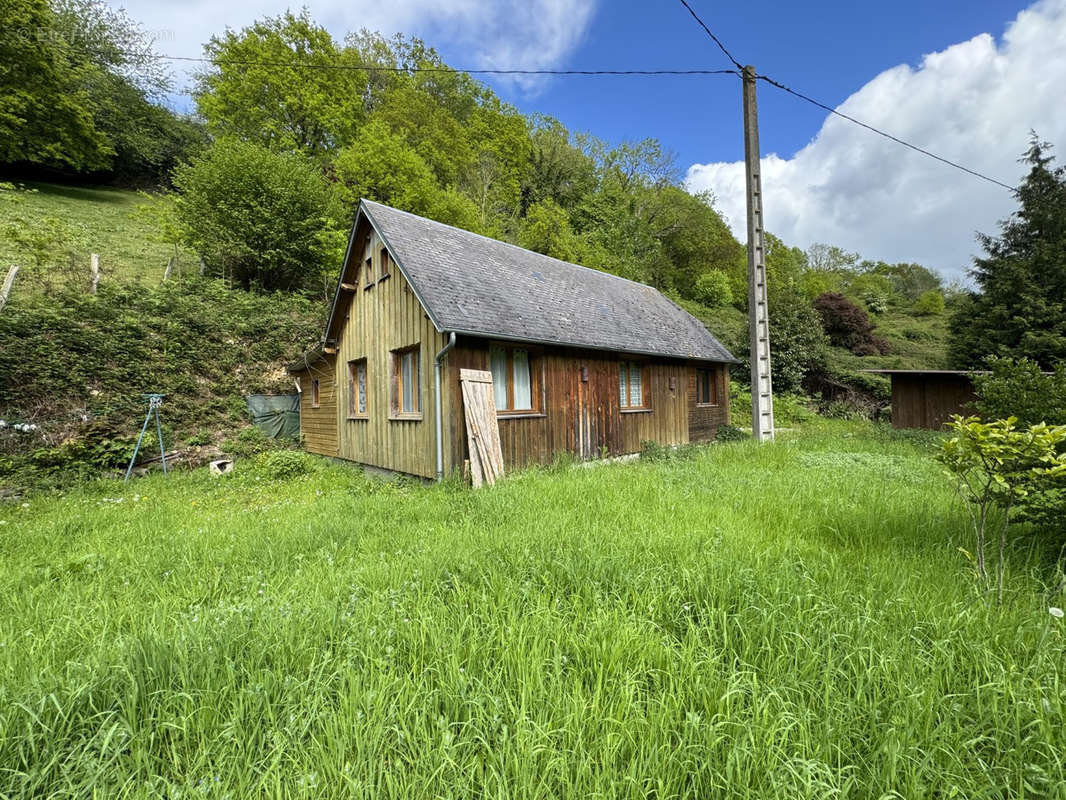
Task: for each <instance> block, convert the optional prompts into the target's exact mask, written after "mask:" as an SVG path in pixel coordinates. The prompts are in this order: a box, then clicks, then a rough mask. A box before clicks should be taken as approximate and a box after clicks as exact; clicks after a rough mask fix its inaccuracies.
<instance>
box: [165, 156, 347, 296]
mask: <svg viewBox="0 0 1066 800" xmlns="http://www.w3.org/2000/svg"><path fill="white" fill-rule="evenodd" d="M174 185H175V186H176V187H177V189H178V192H179V194H178V195H177V198H176V203H177V215H178V219H179V220H180V221H181V223H182V225H183V226H184V230H185V240H186V242H187V243H188V244H189V246H191V247H193V248H195V249H196V251H197V252H198V253H199V254H200V255H201V257H202V258H203V259H204V262H205V263H206V265H207V266H208V268H210V269H211V271H212V274H214V275H220V276H223V277H225V278H227V279H228V280H231V281H233V282H234V283H236V284H237V285H239V286H242V287H244V288H251V287H257V288H261V289H267V290H272V289H286V290H292V289H313V288H321V286H322V283H323V281H324V280H326V277H327V276H330V277H332V276H333V274H334V273H335V271H336V265H337V264H338V263H339V261H340V253H341V252H342V247H343V234H341V233H340V228H341V223H340V221H339V213H338V209H337V207H336V205H335V203H334V195H333V194H332V192H331V190H330V188H329V186H328V185H327V184H326V182H325V180H324V179H323V178H322V176H321V174H320V172H319V171H318V170H317V169H316V168H315V167H314V165H313V164H311V163H310V162H309V161H307V160H306V159H305V158H304V157H302V156H299V155H292V154H282V153H274V152H272V151H270V150H267V149H265V148H263V147H261V146H259V145H255V144H252V143H249V142H240V141H236V140H232V139H226V140H221V141H218V142H215V143H214V144H213V145H212V146H211V147H210V148H209V149H208V150H207V151H206V152H205V153H204V154H203V155H202V156H201V157H200V158H197V159H195V160H194V161H193V162H192V163H190V164H188V165H184V166H182V167H181V168H179V169H178V170H177V171H176V172H175V174H174Z"/></svg>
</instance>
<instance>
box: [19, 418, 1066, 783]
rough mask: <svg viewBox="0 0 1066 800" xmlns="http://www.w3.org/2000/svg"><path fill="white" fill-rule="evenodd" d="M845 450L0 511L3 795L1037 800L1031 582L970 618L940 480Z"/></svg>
mask: <svg viewBox="0 0 1066 800" xmlns="http://www.w3.org/2000/svg"><path fill="white" fill-rule="evenodd" d="M869 430H870V429H867V428H860V427H856V426H851V427H844V426H839V425H838V426H833V427H830V428H827V429H826V431H825V432H822V433H820V434H815V435H808V436H805V437H802V438H797V439H794V440H791V441H784V442H779V443H778V444H776V445H771V446H758V445H754V444H751V443H740V444H731V445H717V446H714V447H709V448H706V449H703V450H702V451H700V452H698V453H697V454H696V455H695V456H693V457H691V458H688V459H678V460H668V461H663V462H658V463H629V464H616V465H609V466H601V467H597V468H592V469H582V468H576V467H575V468H568V469H557V470H555V471H548V470H545V471H534V472H527V473H524V474H520V475H516V476H513V477H512V478H510V479H509V480H508V481H506V482H505V483H503V484H502V485H499V486H497V487H495V488H493V489H488V490H482V491H478V492H473V491H469V490H465V489H461V488H459V487H456V486H452V485H444V486H439V487H422V486H416V485H406V484H399V485H392V484H384V483H379V482H373V481H369V480H367V479H364V478H362V477H360V476H358V475H357V474H356V473H355V472H354V471H352V470H349V469H345V468H339V467H325V466H323V467H322V468H320V469H317V470H316V471H315V472H313V473H312V474H309V475H306V476H302V477H299V478H294V479H292V480H289V481H287V482H275V481H271V480H269V479H267V478H266V477H265V476H264V475H262V474H258V473H256V471H255V470H249V469H245V470H244V471H243V472H239V473H238V474H236V475H234V476H227V477H225V478H221V479H213V480H212V479H209V478H207V477H203V476H199V475H181V476H175V477H174V478H172V479H171V480H169V481H163V480H160V479H155V478H150V479H145V480H143V481H140V482H137V483H132V484H130V485H129V486H128V487H122V486H121V485H116V484H99V485H95V486H91V487H87V488H86V489H84V490H82V491H79V492H77V493H75V494H72V495H70V496H68V497H66V498H63V499H61V500H58V501H45V500H31V501H30V507H29V508H28V509H17V510H16V509H6V510H4V511H0V559H2V563H3V565H4V567H3V570H2V571H0V796H3V797H40V796H51V797H74V796H77V797H85V796H91V795H94V794H95V795H96V796H100V797H105V796H106V797H232V798H237V797H316V798H317V797H367V798H371V797H373V798H378V797H411V798H423V797H442V798H445V797H450V798H469V797H498V798H534V797H536V798H559V797H597V798H616V797H617V798H621V797H625V798H646V797H655V798H671V797H690V798H707V797H751V798H789V799H790V800H793V799H794V798H824V797H851V798H881V797H905V798H925V797H938V798H948V797H959V798H978V797H980V798H998V797H1018V798H1021V797H1033V798H1036V797H1058V798H1062V797H1066V789H1064V783H1063V780H1064V775H1063V769H1064V767H1063V763H1064V759H1066V732H1064V727H1063V722H1064V719H1063V712H1064V705H1066V703H1064V695H1063V688H1062V684H1061V675H1062V670H1063V655H1064V647H1063V629H1062V622H1061V621H1059V620H1057V619H1054V618H1052V617H1050V616H1049V614H1048V613H1047V609H1046V605H1047V601H1046V598H1045V596H1044V595H1042V594H1041V587H1040V585H1039V576H1040V574H1041V573H1040V570H1039V567H1038V565H1031V564H1027V563H1026V560H1025V558H1024V551H1022V550H1019V552H1017V553H1016V554H1015V562H1014V569H1015V573H1016V574H1015V578H1016V583H1015V586H1016V587H1017V590H1016V592H1015V594H1014V595H1013V596H1012V598H1011V601H1010V603H1008V605H1007V606H1006V607H1005V608H1004V609H999V610H996V609H992V608H990V607H988V606H987V605H986V604H984V603H982V602H979V601H977V602H975V600H974V590H973V586H974V584H973V581H972V579H971V577H970V576H969V575H968V566H967V562H966V560H965V558H964V557H963V556H962V555H961V554H960V553H959V552H958V551H957V549H956V548H957V547H958V546H964V545H965V544H967V527H966V520H965V517H964V512H963V511H962V509H960V508H958V507H957V506H955V505H954V501H953V497H952V494H951V491H950V488H949V487H948V485H947V483H946V481H945V479H943V478H942V477H941V476H940V474H939V472H938V471H937V468H936V467H935V465H933V464H932V463H931V461H930V460H929V459H928V457H927V456H926V454H925V453H924V452H923V451H922V449H921V447H920V446H919V445H915V444H914V443H910V442H906V441H893V440H891V439H889V438H886V437H877V436H872V435H870V434H869ZM117 501H121V502H117ZM1027 570H1028V572H1027ZM1030 573H1031V574H1030Z"/></svg>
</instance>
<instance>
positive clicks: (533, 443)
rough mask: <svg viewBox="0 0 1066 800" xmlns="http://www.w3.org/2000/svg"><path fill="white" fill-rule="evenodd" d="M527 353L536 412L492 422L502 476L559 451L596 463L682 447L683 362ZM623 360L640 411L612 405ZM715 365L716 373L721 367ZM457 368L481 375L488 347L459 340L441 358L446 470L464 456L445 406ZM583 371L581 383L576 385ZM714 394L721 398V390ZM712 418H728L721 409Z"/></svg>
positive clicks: (458, 413) (456, 422)
mask: <svg viewBox="0 0 1066 800" xmlns="http://www.w3.org/2000/svg"><path fill="white" fill-rule="evenodd" d="M530 351H531V354H532V358H533V361H532V368H533V369H534V370H537V371H539V372H540V374H541V376H542V381H541V391H542V396H541V405H540V410H541V412H542V413H540V414H537V415H534V416H514V417H507V416H506V415H504V416H503V418H501V419H500V420H499V426H500V443H501V445H502V448H503V458H504V464H505V468H506V469H507V470H513V469H518V468H521V467H523V466H527V465H530V464H538V463H540V464H543V463H548V462H550V461H551V459H552V458H553V456H554V455H555V454H556V453H560V452H568V453H573V454H576V455H577V456H578V457H580V458H599V457H600V456H602V455H606V456H618V455H624V454H627V453H635V452H638V451H639V450H640V448H641V444H642V443H643V442H646V441H654V442H657V443H659V444H664V445H666V444H684V443H686V442H688V441H689V425H690V416H691V411H690V409H689V403H688V399H689V385H690V382H691V386H692V391H693V392H694V391H695V383H694V381H695V378H694V373H693V372H692V368H691V367H690V366H689V365H688V364H687V363H685V362H680V361H668V360H656V359H641V358H636V357H630V356H624V357H623V356H621V355H616V354H613V353H603V352H597V351H583V350H574V349H564V348H545V349H537V348H534V347H531V348H530ZM623 359H625V360H636V361H638V362H639V363H641V364H642V366H643V372H644V389H645V392H646V396H647V398H648V405H649V409H648V410H646V411H624V410H622V408H621V407H620V397H619V391H618V364H619V361H621V360H623ZM715 366H716V367H717V368H718V369H720V370H721V371H722V372H723V373H724V371H725V368H724V367H721V366H717V365H715ZM460 369H489V343H488V341H485V340H475V339H463V340H461V341H460V343H459V345H458V346H457V347H456V348H455V350H453V351H452V352H451V353H450V354H449V356H448V363H447V369H446V371H445V375H446V381H445V383H446V389H447V392H446V401H447V404H446V406H445V408H446V412H445V413H446V416H445V424H444V427H445V446H446V453H447V458H446V468H447V469H456V468H459V467H461V465H462V463H463V461H464V459H466V458H467V452H466V427H465V422H464V417H463V409H462V404H461V403H457V402H453V401H452V400H451V398H454V397H456V396H457V393H458V391H459V370H460ZM584 369H587V373H588V379H587V380H583V375H584V372H583V370H584ZM671 378H672V379H673V388H672V389H671V388H670V384H671ZM720 396H721V397H726V396H727V394H726V391H725V390H723V392H722V393H721V394H720ZM693 398H694V395H693ZM693 402H694V400H693ZM700 411H701V412H704V409H700ZM717 413H718V414H720V415H721V414H724V415H725V418H726V419H728V404H727V405H726V406H725V408H724V410H717ZM702 416H706V414H705V413H701V419H702Z"/></svg>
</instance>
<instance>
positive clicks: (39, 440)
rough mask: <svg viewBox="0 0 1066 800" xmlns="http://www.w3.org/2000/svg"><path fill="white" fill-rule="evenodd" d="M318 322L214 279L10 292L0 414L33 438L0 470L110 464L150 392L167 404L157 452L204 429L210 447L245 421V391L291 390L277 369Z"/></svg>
mask: <svg viewBox="0 0 1066 800" xmlns="http://www.w3.org/2000/svg"><path fill="white" fill-rule="evenodd" d="M319 317H320V310H319V309H318V308H317V307H316V306H315V305H314V304H312V303H311V302H310V301H308V300H306V299H304V298H302V297H299V296H292V295H281V294H273V295H263V294H251V293H247V292H242V291H236V290H230V289H227V288H226V287H225V286H224V285H223V284H222V282H220V281H196V282H168V283H166V284H164V285H163V286H161V287H159V288H155V289H146V288H143V287H140V286H122V285H113V284H103V285H101V287H100V291H99V294H96V295H90V294H84V293H81V292H76V291H72V290H65V291H61V292H60V293H59V294H58V295H57V296H56V297H54V298H53V297H47V296H43V295H35V294H32V293H25V294H22V295H20V296H19V298H18V303H17V304H9V305H8V306H7V307H6V308H5V309H4V313H3V314H0V409H2V410H3V411H2V416H3V417H4V419H6V420H7V421H8V422H9V423H11V422H33V423H37V425H38V426H39V430H38V431H37V432H35V433H34V434H33V437H32V441H20V443H19V447H18V448H17V452H12V453H9V454H8V455H7V456H6V461H5V462H4V463H3V464H2V465H0V469H2V470H3V471H5V472H17V471H19V470H31V471H34V472H36V473H40V474H42V475H44V476H46V477H47V476H51V477H52V478H55V479H57V480H58V479H61V478H62V476H63V475H64V474H68V473H70V471H71V470H75V471H76V470H82V469H84V468H85V466H86V465H88V466H89V467H91V468H94V469H95V468H98V467H112V466H116V465H117V464H118V463H121V461H122V459H121V458H117V453H118V452H119V451H121V452H123V453H126V454H128V453H129V446H130V443H131V437H132V436H134V435H135V434H136V432H137V430H138V428H139V426H140V423H141V421H142V420H143V418H144V412H145V404H144V398H143V397H142V393H144V392H150V391H154V392H162V393H165V394H166V395H167V397H166V399H165V400H164V405H163V421H164V423H165V425H166V426H167V427H168V428H169V431H168V432H167V439H168V441H167V444H168V447H172V446H173V445H174V444H175V442H176V441H180V440H181V439H182V438H183V437H184V436H186V435H192V434H194V433H196V434H197V438H198V440H202V439H203V433H202V429H204V428H206V429H209V430H213V431H215V432H216V440H217V439H218V438H219V437H220V435H221V433H222V432H224V431H226V430H228V429H231V428H233V427H235V426H236V425H239V424H240V423H242V422H243V421H244V420H245V419H246V409H245V400H244V396H245V395H246V394H251V393H258V392H264V393H270V392H291V391H292V383H291V381H290V379H289V377H288V376H287V374H286V373H285V371H284V370H283V369H281V365H282V364H283V363H284V362H285V361H286V360H288V359H290V358H293V357H295V356H296V354H298V353H299V352H300V351H301V350H302V349H304V348H305V347H306V346H307V345H308V344H309V343H310V342H311V341H313V339H314V336H315V334H316V333H317V332H318V325H319ZM127 457H128V456H127ZM12 480H14V478H12V477H10V475H9V476H8V477H6V478H2V479H0V483H7V482H10V481H12Z"/></svg>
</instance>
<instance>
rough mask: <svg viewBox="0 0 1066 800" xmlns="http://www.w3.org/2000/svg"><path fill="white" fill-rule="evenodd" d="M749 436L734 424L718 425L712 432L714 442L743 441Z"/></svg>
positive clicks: (749, 435) (749, 436)
mask: <svg viewBox="0 0 1066 800" xmlns="http://www.w3.org/2000/svg"><path fill="white" fill-rule="evenodd" d="M750 438H751V434H750V433H746V432H744V431H742V430H741V429H740V428H738V427H737V426H736V425H719V426H718V429H717V430H716V431H715V432H714V440H715V441H716V442H743V441H747V440H748V439H750Z"/></svg>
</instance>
